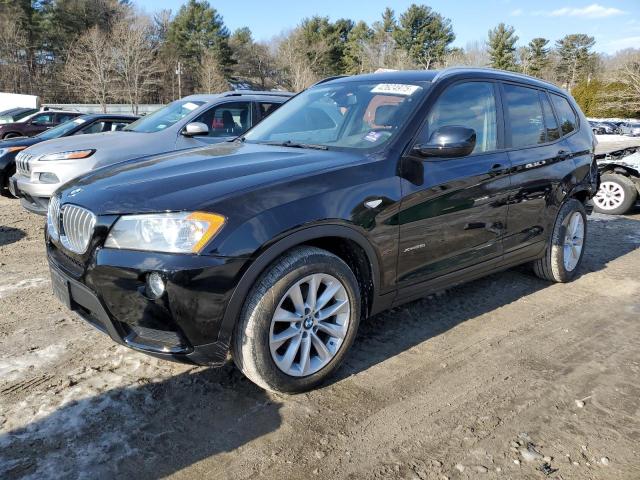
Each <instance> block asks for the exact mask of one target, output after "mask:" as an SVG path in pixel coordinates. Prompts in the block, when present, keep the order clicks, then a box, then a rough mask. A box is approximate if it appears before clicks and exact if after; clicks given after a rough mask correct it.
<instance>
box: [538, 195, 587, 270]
mask: <svg viewBox="0 0 640 480" xmlns="http://www.w3.org/2000/svg"><path fill="white" fill-rule="evenodd" d="M586 238H587V213H586V211H585V209H584V205H583V204H582V203H581V202H579V201H578V200H576V199H573V198H572V199H569V200H567V201H566V202H565V203H564V204H563V205H562V207H560V211H559V212H558V216H557V217H556V222H555V224H554V227H553V232H551V238H550V239H549V245H547V248H546V249H545V254H544V256H543V257H542V258H539V259H538V260H535V261H534V262H533V271H534V272H535V274H536V275H537V276H538V277H540V278H542V279H543V280H548V281H550V282H570V281H571V280H573V278H574V277H575V276H576V272H577V271H578V269H579V268H580V263H581V262H582V256H583V255H584V247H585V240H586Z"/></svg>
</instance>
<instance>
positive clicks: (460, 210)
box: [398, 80, 509, 296]
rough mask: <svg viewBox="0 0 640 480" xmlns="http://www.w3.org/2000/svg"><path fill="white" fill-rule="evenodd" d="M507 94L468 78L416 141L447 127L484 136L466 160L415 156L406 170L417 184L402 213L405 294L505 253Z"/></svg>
mask: <svg viewBox="0 0 640 480" xmlns="http://www.w3.org/2000/svg"><path fill="white" fill-rule="evenodd" d="M499 105H500V102H499V91H498V85H497V83H495V82H493V81H484V80H483V81H462V82H459V83H455V84H453V85H451V86H449V87H447V88H446V90H444V92H443V93H442V94H441V95H440V96H439V97H438V99H437V100H436V102H435V103H434V105H433V107H432V108H431V110H430V112H429V113H428V115H427V121H426V123H425V125H424V126H423V129H422V131H421V133H420V134H419V136H418V139H417V142H416V143H428V140H429V138H430V135H431V134H432V133H433V132H434V131H436V130H437V129H438V128H440V127H443V126H452V125H458V126H464V127H467V128H472V129H473V130H475V132H476V137H477V140H476V147H475V149H474V151H473V152H472V153H471V154H470V155H468V156H466V157H459V158H431V157H430V158H426V159H425V158H423V157H418V156H413V154H409V155H408V156H407V157H406V158H404V159H403V168H406V169H413V171H414V172H415V173H414V176H415V178H414V180H413V181H407V182H404V183H403V192H402V194H403V200H402V204H401V211H400V214H399V222H400V247H399V252H398V282H399V286H400V287H401V289H402V290H401V293H400V296H412V292H413V289H412V288H406V287H409V286H411V285H413V284H416V283H420V282H423V281H427V280H431V279H434V278H436V277H439V276H443V275H446V274H448V273H451V272H455V271H457V270H461V269H464V268H466V267H470V266H473V265H476V264H479V263H482V262H484V261H486V260H488V259H494V258H496V259H499V257H500V256H501V255H502V236H503V234H504V228H505V224H506V221H507V203H506V195H507V194H508V190H509V159H508V156H507V154H506V152H505V151H504V150H503V149H502V144H503V139H502V123H503V122H502V115H501V110H500V108H499Z"/></svg>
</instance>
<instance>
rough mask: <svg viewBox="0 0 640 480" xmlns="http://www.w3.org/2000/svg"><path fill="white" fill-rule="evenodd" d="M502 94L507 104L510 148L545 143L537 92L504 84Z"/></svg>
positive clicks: (545, 138)
mask: <svg viewBox="0 0 640 480" xmlns="http://www.w3.org/2000/svg"><path fill="white" fill-rule="evenodd" d="M504 92H505V96H506V103H507V124H508V125H509V127H510V130H511V146H512V147H516V148H517V147H529V146H531V145H537V144H540V143H545V142H546V141H547V137H546V134H545V131H544V121H543V120H542V107H541V106H540V98H539V97H538V90H535V89H533V88H527V87H520V86H517V85H510V84H504Z"/></svg>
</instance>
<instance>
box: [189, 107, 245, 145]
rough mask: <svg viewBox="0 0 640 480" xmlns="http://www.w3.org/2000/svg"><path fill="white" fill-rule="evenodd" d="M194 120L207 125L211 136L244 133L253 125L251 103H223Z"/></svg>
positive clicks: (229, 135) (231, 135)
mask: <svg viewBox="0 0 640 480" xmlns="http://www.w3.org/2000/svg"><path fill="white" fill-rule="evenodd" d="M193 121H194V122H202V123H204V124H205V125H207V126H208V127H209V136H210V137H234V136H236V135H242V134H243V133H244V132H246V131H247V130H248V129H249V127H250V126H251V121H252V119H251V103H249V102H234V103H223V104H222V105H218V106H217V107H214V108H210V109H209V110H207V111H206V112H204V113H203V114H202V115H200V116H199V117H197V118H196V119H195V120H193Z"/></svg>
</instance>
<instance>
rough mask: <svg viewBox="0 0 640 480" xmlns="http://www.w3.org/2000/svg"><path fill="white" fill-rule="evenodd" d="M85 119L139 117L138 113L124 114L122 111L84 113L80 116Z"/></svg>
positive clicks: (135, 118)
mask: <svg viewBox="0 0 640 480" xmlns="http://www.w3.org/2000/svg"><path fill="white" fill-rule="evenodd" d="M81 118H82V119H84V120H87V121H93V120H98V119H101V118H102V119H105V120H132V121H133V120H137V119H138V118H140V115H126V114H122V113H86V114H84V115H82V117H81Z"/></svg>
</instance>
